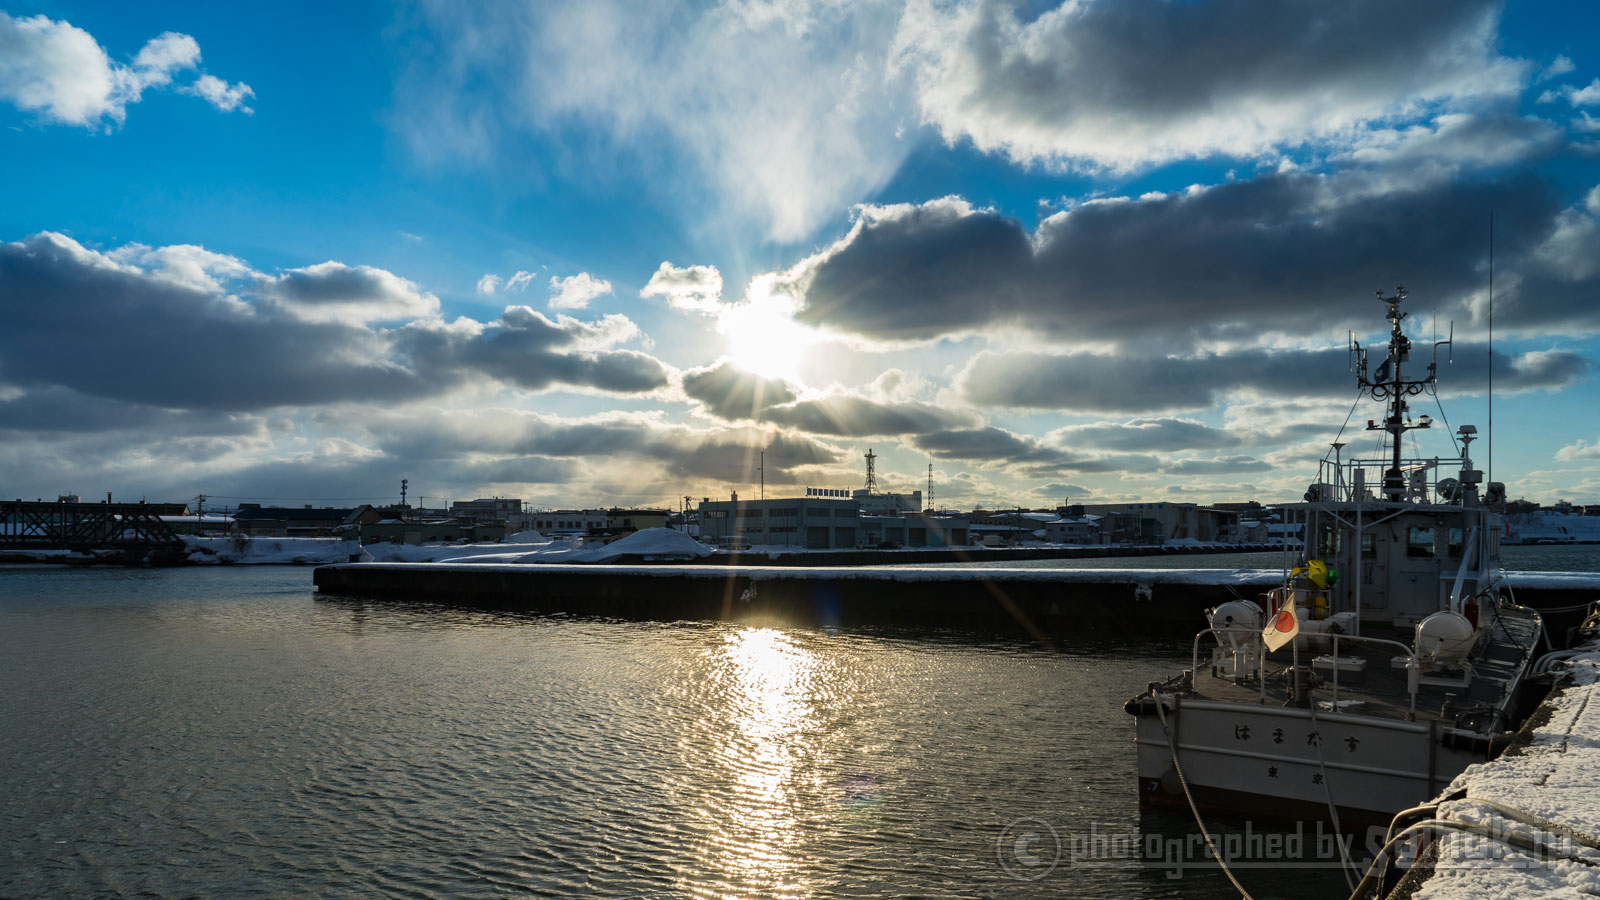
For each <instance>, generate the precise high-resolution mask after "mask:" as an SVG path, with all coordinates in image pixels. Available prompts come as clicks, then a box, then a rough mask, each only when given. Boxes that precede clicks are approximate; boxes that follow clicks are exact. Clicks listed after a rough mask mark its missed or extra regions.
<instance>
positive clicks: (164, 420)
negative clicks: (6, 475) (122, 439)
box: [0, 387, 266, 437]
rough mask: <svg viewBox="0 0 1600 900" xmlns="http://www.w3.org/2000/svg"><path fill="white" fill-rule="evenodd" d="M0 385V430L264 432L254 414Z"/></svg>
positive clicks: (59, 389)
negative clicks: (8, 390)
mask: <svg viewBox="0 0 1600 900" xmlns="http://www.w3.org/2000/svg"><path fill="white" fill-rule="evenodd" d="M5 393H6V392H5V391H3V390H0V431H16V432H32V433H36V434H81V433H89V434H101V433H105V432H120V431H136V432H147V433H149V434H152V435H187V436H194V435H212V436H222V437H237V436H246V435H254V436H264V435H265V432H266V421H265V420H264V419H262V418H261V417H259V416H252V415H236V414H230V413H225V412H219V411H216V410H183V409H162V408H160V407H153V406H143V405H140V404H137V403H124V402H120V401H117V400H107V399H105V398H104V397H92V396H88V395H85V394H80V393H78V392H77V391H74V390H72V389H70V388H63V387H44V388H39V389H34V390H28V391H19V392H17V394H16V396H12V397H6V396H5Z"/></svg>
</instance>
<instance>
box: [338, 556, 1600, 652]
mask: <svg viewBox="0 0 1600 900" xmlns="http://www.w3.org/2000/svg"><path fill="white" fill-rule="evenodd" d="M1281 579H1282V573H1281V571H1280V570H1277V569H1238V570H1231V571H1230V570H1218V569H1132V568H1130V569H1028V568H1005V567H983V568H933V567H916V566H901V567H860V566H851V567H806V568H795V567H789V566H740V567H736V568H735V567H727V566H719V565H709V566H708V565H692V564H691V565H670V566H655V565H634V566H627V565H606V566H593V565H537V566H535V565H485V564H463V563H351V564H345V565H334V566H323V567H321V568H318V569H317V570H316V572H315V573H314V580H315V583H316V585H317V589H318V590H319V591H320V592H321V593H323V594H330V595H335V594H339V595H350V596H360V597H368V598H379V599H392V600H411V601H423V602H429V603H444V604H455V605H463V606H473V607H480V608H494V609H514V610H522V611H528V612H540V613H571V614H576V615H600V616H616V617H621V618H644V619H667V620H675V619H702V620H735V621H768V622H782V623H786V624H790V625H796V626H802V627H825V628H826V627H853V626H859V625H889V626H896V625H901V626H918V627H936V628H938V627H948V628H961V629H969V630H980V631H1004V632H1023V633H1029V634H1036V635H1045V636H1057V635H1066V634H1079V633H1101V634H1137V635H1145V636H1148V635H1151V634H1164V635H1171V636H1183V637H1188V636H1192V635H1193V634H1194V633H1195V632H1196V631H1198V630H1199V629H1200V628H1201V627H1203V622H1202V620H1201V616H1200V613H1201V610H1203V609H1206V608H1208V607H1211V606H1215V605H1217V604H1218V603H1222V602H1224V601H1227V600H1231V599H1235V598H1236V597H1247V598H1252V599H1253V598H1254V597H1255V596H1256V594H1258V593H1260V592H1262V591H1265V590H1268V589H1270V588H1272V587H1274V586H1276V585H1277V584H1279V583H1280V581H1281ZM1537 580H1538V579H1532V580H1530V581H1529V582H1528V583H1526V584H1524V585H1523V586H1522V587H1519V588H1518V592H1519V593H1518V598H1519V600H1521V601H1522V602H1523V603H1530V602H1537V601H1538V600H1539V599H1542V598H1543V597H1544V595H1548V596H1549V597H1550V598H1553V601H1560V600H1562V599H1563V598H1565V597H1567V596H1568V595H1569V594H1570V595H1571V596H1572V597H1578V596H1579V595H1580V594H1583V593H1585V592H1587V593H1588V594H1590V595H1592V592H1593V591H1594V590H1595V589H1596V588H1600V577H1597V576H1582V577H1581V578H1564V577H1563V578H1556V579H1554V581H1553V583H1550V584H1547V585H1544V586H1535V585H1533V584H1532V582H1533V581H1537ZM1546 580H1547V581H1549V580H1550V579H1546ZM1571 602H1581V601H1578V600H1573V601H1571ZM1552 605H1554V604H1553V603H1552Z"/></svg>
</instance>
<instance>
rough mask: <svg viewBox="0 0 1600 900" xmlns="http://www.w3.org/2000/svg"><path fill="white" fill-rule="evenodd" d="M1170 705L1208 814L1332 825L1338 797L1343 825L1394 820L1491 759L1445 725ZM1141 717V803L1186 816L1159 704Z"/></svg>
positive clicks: (1146, 705)
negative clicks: (1444, 730) (1446, 740)
mask: <svg viewBox="0 0 1600 900" xmlns="http://www.w3.org/2000/svg"><path fill="white" fill-rule="evenodd" d="M1167 700H1168V704H1169V705H1168V707H1167V713H1166V718H1167V726H1168V728H1169V729H1171V732H1172V733H1174V734H1176V735H1177V740H1178V761H1179V762H1180V763H1181V764H1182V767H1183V775H1184V777H1185V779H1187V781H1188V785H1189V789H1190V791H1191V793H1193V794H1194V797H1195V802H1196V805H1198V806H1200V807H1201V808H1202V810H1211V811H1214V812H1229V813H1237V814H1240V815H1244V816H1246V817H1249V818H1274V819H1309V818H1317V819H1327V818H1329V813H1328V808H1329V797H1330V796H1331V797H1332V798H1334V799H1335V800H1336V802H1337V809H1338V811H1339V817H1340V824H1341V825H1346V826H1354V825H1357V824H1379V823H1387V822H1388V821H1389V819H1390V818H1391V817H1392V816H1393V815H1394V812H1395V810H1398V809H1405V808H1407V807H1410V806H1415V805H1417V804H1420V803H1423V802H1425V801H1427V800H1429V799H1431V798H1432V797H1434V796H1435V795H1436V794H1438V792H1439V790H1440V789H1441V788H1442V787H1444V786H1445V785H1447V784H1449V783H1450V781H1451V779H1453V778H1454V777H1455V776H1456V775H1458V774H1460V773H1461V771H1462V770H1464V769H1465V768H1466V767H1467V766H1468V765H1471V764H1472V763H1474V762H1482V761H1484V759H1485V758H1486V753H1485V752H1484V751H1482V750H1478V751H1473V750H1471V749H1467V748H1462V749H1454V748H1451V747H1449V746H1446V745H1444V744H1442V743H1441V742H1440V735H1439V733H1438V729H1437V726H1435V725H1430V724H1425V723H1421V722H1409V721H1404V720H1400V719H1385V718H1378V717H1373V716H1361V715H1352V714H1348V713H1333V712H1323V711H1319V712H1318V713H1317V714H1316V718H1315V720H1313V719H1312V715H1311V711H1310V710H1306V709H1300V708H1295V707H1275V706H1255V705H1246V704H1240V703H1227V702H1217V701H1209V700H1197V699H1185V698H1167ZM1174 701H1175V702H1174ZM1136 702H1138V701H1136ZM1130 711H1134V710H1132V709H1130ZM1135 715H1136V719H1135V721H1136V733H1135V738H1134V740H1135V742H1136V744H1137V747H1138V763H1139V796H1140V802H1141V804H1142V805H1146V806H1155V807H1175V808H1185V809H1186V808H1187V801H1186V800H1185V798H1184V795H1183V788H1182V786H1181V785H1180V784H1179V782H1178V779H1177V773H1176V771H1175V770H1174V769H1173V765H1172V746H1171V743H1170V742H1169V740H1168V737H1167V732H1166V731H1165V730H1163V728H1162V723H1161V720H1160V718H1158V717H1157V715H1156V713H1155V709H1154V706H1153V701H1150V700H1149V699H1148V698H1144V699H1143V702H1142V704H1141V705H1140V706H1139V708H1138V709H1137V711H1136V712H1135ZM1319 749H1320V752H1321V756H1320V760H1319Z"/></svg>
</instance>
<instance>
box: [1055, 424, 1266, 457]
mask: <svg viewBox="0 0 1600 900" xmlns="http://www.w3.org/2000/svg"><path fill="white" fill-rule="evenodd" d="M1050 440H1051V442H1052V443H1054V444H1058V445H1060V446H1063V447H1087V448H1090V449H1101V450H1142V451H1145V452H1159V451H1162V450H1202V449H1211V448H1217V447H1234V446H1237V445H1238V444H1239V437H1238V435H1235V434H1230V433H1229V432H1227V431H1224V430H1222V429H1220V428H1212V427H1211V426H1210V425H1207V424H1205V423H1204V422H1196V421H1194V420H1193V419H1176V418H1162V419H1131V420H1129V421H1127V422H1096V423H1094V424H1092V425H1069V426H1067V427H1066V428H1061V429H1057V430H1056V431H1054V432H1051V434H1050Z"/></svg>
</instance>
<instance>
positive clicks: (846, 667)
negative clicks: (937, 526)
mask: <svg viewBox="0 0 1600 900" xmlns="http://www.w3.org/2000/svg"><path fill="white" fill-rule="evenodd" d="M1187 654H1188V648H1187V647H1186V646H1185V647H1176V646H1171V645H1170V644H1168V642H1164V641H1163V642H1151V643H1147V644H1130V643H1126V642H1124V643H1105V642H1098V643H1096V642H1084V643H1079V644H1073V643H1068V644H1064V645H1058V646H1056V647H1048V648H1047V647H1041V646H1037V645H1031V644H1027V643H1020V642H1017V643H1005V642H1001V643H994V642H981V641H975V640H973V639H969V638H965V637H963V636H959V635H954V634H948V633H938V632H918V633H897V632H875V633H824V632H821V631H814V630H798V629H796V630H789V629H778V628H755V627H745V626H740V625H737V624H729V623H721V624H711V623H673V624H663V623H641V622H625V621H608V620H595V619H572V618H559V617H554V618H552V617H534V616H519V615H511V614H503V613H501V614H496V613H488V612H476V611H471V610H461V609H447V608H440V607H432V606H421V605H404V604H389V603H374V602H363V601H353V600H338V599H327V598H322V597H318V596H317V595H316V594H314V593H313V590H312V588H311V584H310V572H309V571H308V570H306V569H303V568H278V567H263V568H255V569H249V568H239V567H234V568H222V569H167V570H117V569H89V570H83V569H63V568H54V567H32V568H29V567H13V568H7V569H3V570H0V721H3V722H4V727H3V729H0V771H3V772H4V777H3V778H0V837H3V841H0V845H3V849H0V886H3V889H0V894H3V895H4V896H6V897H63V896H141V897H167V896H171V897H178V896H183V897H188V896H238V895H245V894H259V895H271V896H283V895H315V896H358V895H359V896H397V897H398V896H403V897H491V896H532V895H576V894H591V893H593V894H601V895H612V896H682V897H832V896H852V897H889V896H901V895H906V894H921V895H936V896H939V895H958V896H996V897H1012V896H1015V897H1024V896H1072V897H1107V898H1110V897H1164V896H1185V897H1196V896H1198V897H1226V896H1231V895H1232V894H1231V891H1232V889H1231V888H1230V887H1229V886H1228V885H1227V883H1226V881H1225V880H1224V878H1223V876H1222V875H1221V874H1220V873H1219V872H1217V871H1216V870H1215V869H1212V868H1209V867H1206V866H1203V865H1194V864H1193V862H1194V859H1193V858H1194V856H1195V852H1194V851H1195V848H1196V846H1197V845H1196V844H1195V840H1196V839H1195V838H1193V837H1192V832H1193V831H1194V827H1193V824H1192V823H1191V822H1190V821H1188V819H1187V817H1181V816H1179V817H1173V816H1153V815H1150V814H1146V815H1141V814H1140V812H1139V811H1138V809H1137V803H1136V799H1135V795H1136V791H1135V783H1134V777H1133V747H1132V744H1131V738H1132V727H1131V724H1130V722H1129V721H1128V719H1129V717H1128V716H1127V715H1126V714H1125V713H1123V711H1122V709H1121V704H1122V701H1123V700H1124V699H1126V698H1127V697H1128V696H1131V695H1132V694H1133V693H1135V692H1136V691H1137V690H1138V689H1140V688H1142V687H1143V685H1144V684H1145V683H1146V682H1148V681H1150V680H1151V679H1152V678H1155V677H1158V676H1162V675H1165V674H1168V673H1171V672H1174V671H1177V670H1178V669H1179V668H1181V667H1182V665H1183V664H1184V663H1185V661H1186V658H1187ZM1214 824H1216V825H1217V827H1218V828H1220V829H1226V828H1228V827H1230V826H1229V824H1228V823H1225V822H1224V823H1214ZM1146 837H1150V838H1151V839H1152V840H1157V841H1165V842H1166V844H1163V845H1162V846H1172V847H1177V846H1178V845H1180V844H1183V843H1184V842H1187V844H1186V849H1182V850H1180V851H1179V853H1180V855H1181V856H1183V857H1184V858H1187V859H1188V860H1189V862H1190V865H1188V866H1187V867H1186V866H1184V865H1182V860H1181V859H1179V857H1177V856H1174V857H1173V859H1178V860H1179V863H1180V864H1179V865H1178V866H1177V867H1176V868H1174V867H1173V866H1170V865H1169V866H1167V867H1165V868H1163V867H1159V866H1155V865H1145V864H1140V863H1138V862H1135V861H1130V860H1129V859H1128V858H1126V856H1124V858H1122V859H1120V861H1119V860H1118V859H1117V858H1115V846H1114V845H1117V842H1119V841H1121V842H1122V845H1126V842H1127V841H1128V840H1133V841H1139V840H1143V839H1144V838H1146ZM1086 841H1089V842H1092V841H1098V842H1099V843H1098V844H1093V843H1086ZM1108 842H1109V843H1108ZM1108 846H1111V847H1112V848H1113V850H1112V852H1111V853H1110V854H1109V855H1108V854H1107V853H1106V852H1104V851H1105V848H1106V847H1108ZM1149 846H1151V847H1152V848H1154V849H1155V850H1156V851H1157V855H1156V856H1155V857H1148V858H1147V859H1149V858H1154V859H1159V858H1160V852H1162V851H1161V848H1160V847H1157V846H1156V845H1155V844H1151V845H1149ZM1095 848H1099V849H1098V850H1096V849H1095ZM1250 874H1251V877H1252V886H1253V889H1254V890H1255V892H1256V893H1257V896H1291V895H1293V896H1304V895H1306V894H1305V892H1306V890H1307V888H1308V886H1314V885H1317V884H1326V885H1328V886H1329V887H1330V888H1335V887H1337V886H1339V885H1342V884H1343V881H1342V878H1341V877H1340V876H1339V874H1338V873H1337V872H1336V871H1333V872H1330V871H1328V870H1327V869H1326V867H1324V868H1321V869H1316V870H1314V871H1306V870H1293V871H1278V870H1275V869H1256V870H1253V871H1252V872H1251V873H1250ZM1334 893H1337V891H1334ZM1330 895H1331V894H1330Z"/></svg>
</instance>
